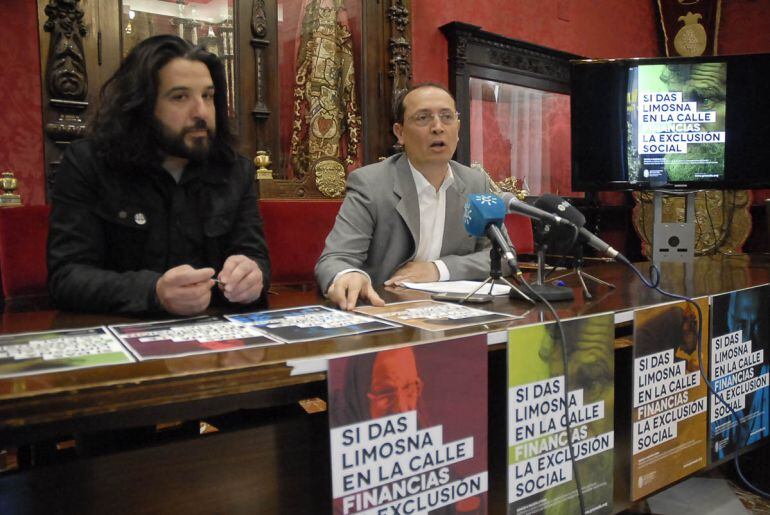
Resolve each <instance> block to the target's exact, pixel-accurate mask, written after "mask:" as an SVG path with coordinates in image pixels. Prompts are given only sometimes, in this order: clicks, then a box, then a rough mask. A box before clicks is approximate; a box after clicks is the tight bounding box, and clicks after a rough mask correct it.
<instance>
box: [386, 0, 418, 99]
mask: <svg viewBox="0 0 770 515" xmlns="http://www.w3.org/2000/svg"><path fill="white" fill-rule="evenodd" d="M387 16H388V19H389V20H390V31H391V36H390V41H389V42H388V52H389V53H390V56H389V70H388V76H389V77H390V78H391V80H392V82H391V98H395V97H396V95H398V94H399V92H401V91H403V90H405V89H408V88H409V84H410V82H411V80H412V43H411V37H410V35H409V31H408V30H407V29H408V27H409V9H408V8H407V7H406V5H405V4H404V1H403V0H391V2H390V7H388V14H387Z"/></svg>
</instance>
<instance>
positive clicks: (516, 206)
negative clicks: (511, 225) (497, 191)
mask: <svg viewBox="0 0 770 515" xmlns="http://www.w3.org/2000/svg"><path fill="white" fill-rule="evenodd" d="M500 198H501V199H502V201H503V202H504V203H505V208H506V210H507V211H508V213H515V214H517V215H524V216H526V217H527V218H532V219H534V220H540V221H541V222H550V223H553V224H556V225H566V226H570V225H572V222H571V221H570V220H567V219H566V218H564V217H562V216H559V214H558V213H552V212H549V211H547V210H544V209H540V208H538V207H537V206H536V205H535V206H532V205H530V204H527V203H526V202H523V201H521V200H519V199H518V198H516V195H514V194H513V193H508V192H505V193H503V194H502V195H501V196H500ZM536 204H537V203H536ZM578 212H579V211H578Z"/></svg>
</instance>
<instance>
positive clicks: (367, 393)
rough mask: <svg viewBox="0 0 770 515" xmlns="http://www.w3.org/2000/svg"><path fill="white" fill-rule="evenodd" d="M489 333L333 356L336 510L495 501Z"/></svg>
mask: <svg viewBox="0 0 770 515" xmlns="http://www.w3.org/2000/svg"><path fill="white" fill-rule="evenodd" d="M487 363H488V360H487V342H486V337H485V335H483V334H476V335H473V336H464V337H460V338H455V339H451V340H444V341H438V342H432V343H428V344H425V345H415V346H411V347H400V348H397V349H387V350H381V351H378V352H373V353H368V354H357V355H354V356H345V357H341V358H336V359H331V360H329V374H328V379H329V380H328V386H329V397H328V398H329V429H330V431H329V432H330V444H331V445H330V448H331V452H330V458H331V459H330V465H329V468H330V470H331V477H332V495H331V497H332V499H333V500H332V505H331V510H328V509H327V510H322V509H321V508H322V507H320V506H319V508H318V512H319V513H321V512H322V511H325V512H327V513H328V512H329V511H331V512H332V513H334V514H335V515H349V514H350V515H352V514H353V513H358V514H367V515H374V514H379V513H388V514H393V515H395V514H396V513H400V514H406V513H424V514H429V513H430V514H434V515H435V514H441V513H456V514H460V513H467V514H470V513H473V514H479V515H480V514H485V513H487V510H488V506H489V499H488V493H487V492H488V487H489V485H488V465H487V441H488V436H487V435H488V431H487V420H488V414H487V405H488V403H487V392H488V391H489V389H488V387H487V377H488V376H489V374H488V370H487Z"/></svg>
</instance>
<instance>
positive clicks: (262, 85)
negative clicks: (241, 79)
mask: <svg viewBox="0 0 770 515" xmlns="http://www.w3.org/2000/svg"><path fill="white" fill-rule="evenodd" d="M266 37H267V15H266V14H265V0H254V3H253V4H252V11H251V46H252V48H254V68H255V74H256V76H255V83H256V84H255V87H256V99H257V100H256V104H255V105H254V109H252V111H251V113H252V114H253V115H254V118H256V119H257V122H259V121H264V120H266V119H267V118H269V117H270V108H269V107H268V106H267V101H266V96H265V91H266V88H267V80H266V71H265V51H266V50H267V47H268V46H270V41H269V40H268V39H266Z"/></svg>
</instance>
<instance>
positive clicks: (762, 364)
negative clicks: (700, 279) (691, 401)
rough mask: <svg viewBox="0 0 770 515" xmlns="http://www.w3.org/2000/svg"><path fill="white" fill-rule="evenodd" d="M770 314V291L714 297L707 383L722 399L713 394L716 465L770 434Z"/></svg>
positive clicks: (756, 289) (711, 442)
mask: <svg viewBox="0 0 770 515" xmlns="http://www.w3.org/2000/svg"><path fill="white" fill-rule="evenodd" d="M768 310H770V285H764V286H757V287H754V288H748V289H745V290H738V291H734V292H730V293H725V294H722V295H715V296H713V297H712V300H711V367H710V368H711V370H710V372H711V373H710V376H709V379H710V380H711V381H712V383H713V386H714V389H715V390H716V391H717V393H718V394H719V395H720V396H721V398H722V399H721V400H719V399H718V398H717V397H716V396H715V395H713V394H712V395H711V396H710V399H709V402H710V404H709V406H710V409H709V449H710V452H711V461H712V462H718V461H722V460H724V459H727V458H730V457H731V456H732V454H733V453H734V452H735V450H736V445H737V446H738V448H740V447H744V446H747V445H751V444H755V443H757V442H759V441H760V440H762V439H763V438H767V436H768V434H770V423H769V422H770V421H768V412H769V411H770V406H769V405H768V397H770V388H768V369H769V368H770V367H769V366H768V354H767V350H768V339H770V327H769V325H770V324H769V323H768V318H767V317H768ZM725 403H727V405H725ZM728 406H729V407H730V408H732V409H733V410H734V411H735V415H736V416H737V417H738V419H739V420H740V424H739V423H738V422H736V419H735V416H734V415H733V414H732V412H731V411H730V409H729V408H728Z"/></svg>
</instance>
